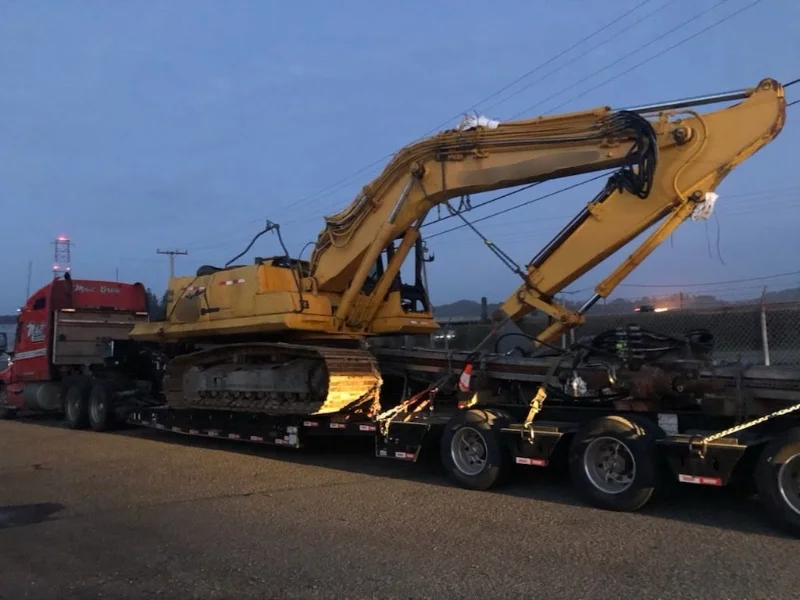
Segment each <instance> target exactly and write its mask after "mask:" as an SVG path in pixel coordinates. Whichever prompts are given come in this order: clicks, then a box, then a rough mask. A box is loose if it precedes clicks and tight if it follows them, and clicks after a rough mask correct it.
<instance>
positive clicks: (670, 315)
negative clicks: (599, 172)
mask: <svg viewBox="0 0 800 600" xmlns="http://www.w3.org/2000/svg"><path fill="white" fill-rule="evenodd" d="M624 325H639V326H640V327H642V328H643V329H649V330H651V331H655V332H658V333H663V334H665V335H681V334H684V333H687V332H689V331H691V330H694V329H707V330H709V331H711V333H712V334H713V335H714V358H715V359H717V360H722V361H742V362H745V363H749V364H757V365H786V366H789V365H800V303H786V304H764V305H760V304H755V305H736V306H728V307H724V308H712V309H681V310H669V311H666V312H631V313H626V314H601V315H591V314H589V315H587V317H586V323H584V324H583V325H582V326H581V327H578V328H576V329H575V330H573V331H572V332H570V333H569V334H567V336H565V337H564V339H562V340H561V344H562V346H564V347H566V346H568V345H569V343H570V341H571V340H574V339H579V338H581V337H584V336H593V335H596V334H598V333H601V332H603V331H607V330H609V329H614V328H616V327H620V326H624ZM546 326H547V320H546V318H545V317H543V316H541V317H540V316H537V317H534V318H531V319H527V320H525V321H524V322H523V323H522V324H521V325H520V328H521V329H522V330H523V331H524V332H525V333H527V334H529V335H536V334H537V333H539V332H541V331H542V330H543V329H544V328H545V327H546ZM491 329H492V325H491V324H482V323H479V322H477V320H476V321H473V322H468V323H462V324H457V323H450V324H443V327H442V331H440V332H438V333H437V334H434V335H433V336H431V337H430V339H426V338H425V337H420V336H417V337H415V338H414V339H409V340H407V343H408V344H409V345H414V346H417V347H420V346H424V347H433V348H451V349H454V350H455V349H458V350H469V349H472V348H474V347H475V346H476V345H477V344H479V343H480V342H481V340H482V339H483V338H484V337H485V336H486V335H487V334H488V333H489V332H490V331H491ZM570 338H571V339H570Z"/></svg>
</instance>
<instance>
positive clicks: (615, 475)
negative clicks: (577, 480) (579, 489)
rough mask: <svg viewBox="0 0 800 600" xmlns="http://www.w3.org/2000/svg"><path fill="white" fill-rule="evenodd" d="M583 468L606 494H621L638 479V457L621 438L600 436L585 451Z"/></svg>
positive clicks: (593, 483)
mask: <svg viewBox="0 0 800 600" xmlns="http://www.w3.org/2000/svg"><path fill="white" fill-rule="evenodd" d="M583 470H584V472H585V473H586V477H587V478H588V480H589V482H590V483H591V484H592V485H593V486H594V487H595V488H597V489H598V490H600V491H601V492H603V493H604V494H621V493H622V492H624V491H626V490H627V489H628V488H630V487H631V485H633V482H634V481H635V479H636V459H635V458H634V457H633V452H631V450H630V448H628V446H626V445H625V444H624V443H623V442H621V441H620V440H618V439H616V438H613V437H608V436H606V437H598V438H596V439H594V440H592V442H591V443H590V444H589V445H588V446H587V447H586V450H585V452H584V453H583Z"/></svg>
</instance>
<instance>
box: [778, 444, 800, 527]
mask: <svg viewBox="0 0 800 600" xmlns="http://www.w3.org/2000/svg"><path fill="white" fill-rule="evenodd" d="M778 491H779V492H780V494H781V498H783V501H784V502H785V503H786V505H787V506H788V507H789V508H790V509H792V510H793V511H794V512H795V513H797V514H798V515H800V454H795V455H794V456H792V457H790V458H789V459H788V460H787V461H786V462H784V463H783V464H782V465H781V466H780V469H778Z"/></svg>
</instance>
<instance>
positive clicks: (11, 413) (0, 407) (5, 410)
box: [0, 387, 17, 421]
mask: <svg viewBox="0 0 800 600" xmlns="http://www.w3.org/2000/svg"><path fill="white" fill-rule="evenodd" d="M16 414H17V411H16V409H14V408H11V407H9V406H6V391H5V390H4V389H3V388H2V387H0V421H2V420H5V419H13V418H14V417H15V416H16Z"/></svg>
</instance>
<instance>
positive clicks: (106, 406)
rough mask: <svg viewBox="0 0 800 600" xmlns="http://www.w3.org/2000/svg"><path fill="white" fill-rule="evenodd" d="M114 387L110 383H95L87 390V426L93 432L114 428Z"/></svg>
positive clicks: (102, 381) (103, 381)
mask: <svg viewBox="0 0 800 600" xmlns="http://www.w3.org/2000/svg"><path fill="white" fill-rule="evenodd" d="M114 389H115V386H114V384H113V383H111V382H110V381H105V380H102V379H101V380H98V381H95V383H94V385H93V386H92V388H91V390H89V426H90V427H91V428H92V430H93V431H107V430H109V429H113V428H114V427H115V426H116V412H115V411H116V407H115V406H114Z"/></svg>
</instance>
